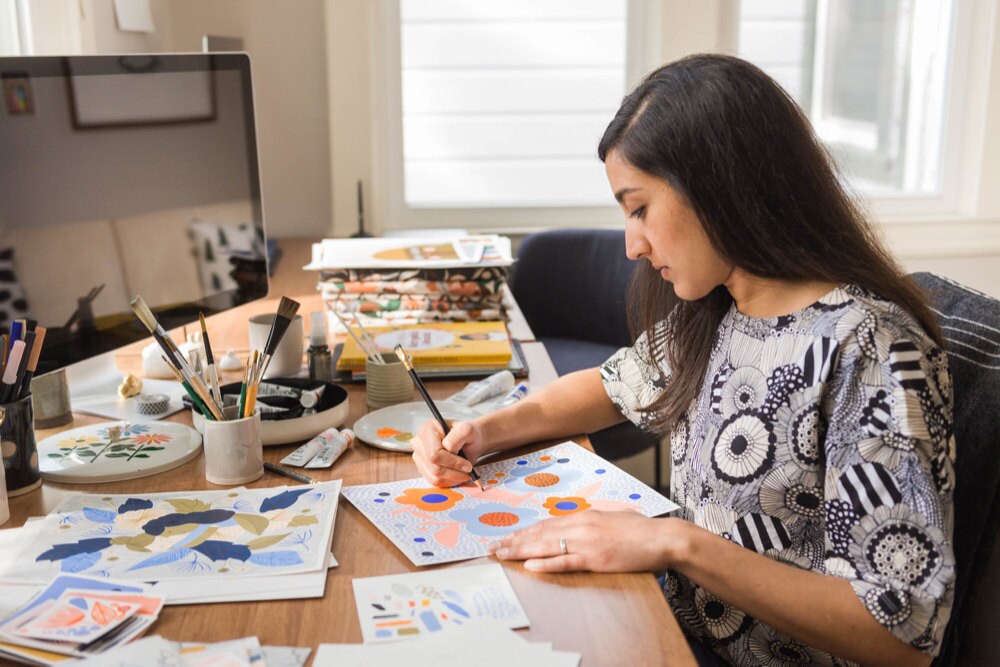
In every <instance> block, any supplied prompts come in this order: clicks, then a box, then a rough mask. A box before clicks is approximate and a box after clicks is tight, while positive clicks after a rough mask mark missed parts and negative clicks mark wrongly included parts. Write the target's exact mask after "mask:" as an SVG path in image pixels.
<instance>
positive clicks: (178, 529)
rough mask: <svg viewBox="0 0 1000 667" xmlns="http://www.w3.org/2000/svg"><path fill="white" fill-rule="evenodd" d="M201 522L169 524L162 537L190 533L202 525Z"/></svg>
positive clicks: (161, 534)
mask: <svg viewBox="0 0 1000 667" xmlns="http://www.w3.org/2000/svg"><path fill="white" fill-rule="evenodd" d="M200 525H201V524H199V523H182V524H181V525H179V526H167V527H166V528H164V529H163V532H162V533H160V537H173V536H174V535H183V534H184V533H190V532H191V531H192V530H194V529H195V528H197V527H198V526H200Z"/></svg>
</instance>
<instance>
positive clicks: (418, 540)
mask: <svg viewBox="0 0 1000 667" xmlns="http://www.w3.org/2000/svg"><path fill="white" fill-rule="evenodd" d="M413 541H414V542H426V541H427V540H426V539H424V538H422V537H414V538H413Z"/></svg>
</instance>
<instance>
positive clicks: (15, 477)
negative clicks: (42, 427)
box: [0, 394, 42, 496]
mask: <svg viewBox="0 0 1000 667" xmlns="http://www.w3.org/2000/svg"><path fill="white" fill-rule="evenodd" d="M0 411H2V415H3V422H2V423H0V450H2V451H3V467H4V477H5V479H6V482H7V495H8V496H19V495H21V494H22V493H28V492H29V491H33V490H35V489H37V488H38V487H39V486H41V485H42V475H41V473H40V472H39V471H38V446H37V445H36V444H35V425H34V417H33V413H32V409H31V394H28V395H27V396H25V397H24V398H19V399H17V400H16V401H11V402H10V403H4V404H3V405H0Z"/></svg>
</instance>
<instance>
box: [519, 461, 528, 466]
mask: <svg viewBox="0 0 1000 667" xmlns="http://www.w3.org/2000/svg"><path fill="white" fill-rule="evenodd" d="M517 465H519V466H526V465H528V462H527V461H518V462H517Z"/></svg>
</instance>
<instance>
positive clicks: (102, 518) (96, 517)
mask: <svg viewBox="0 0 1000 667" xmlns="http://www.w3.org/2000/svg"><path fill="white" fill-rule="evenodd" d="M83 516H84V518H85V519H87V521H93V522H94V523H114V522H115V517H117V516H118V514H117V513H116V512H112V511H111V510H99V509H94V508H93V507H84V508H83Z"/></svg>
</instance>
